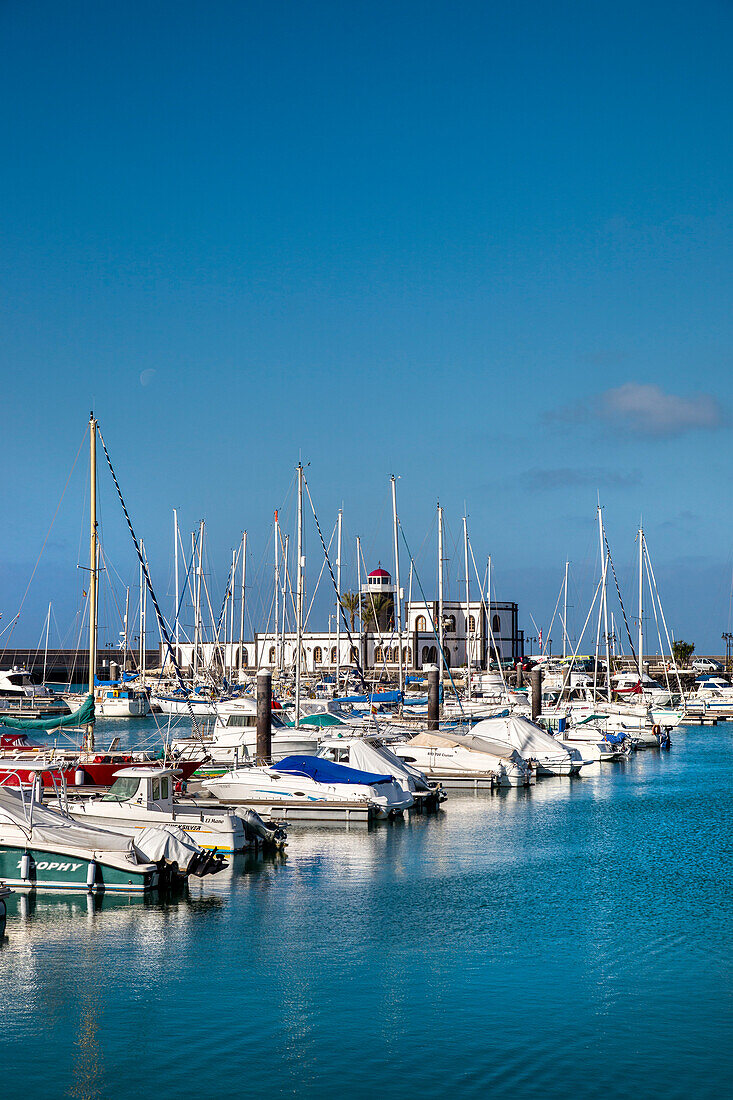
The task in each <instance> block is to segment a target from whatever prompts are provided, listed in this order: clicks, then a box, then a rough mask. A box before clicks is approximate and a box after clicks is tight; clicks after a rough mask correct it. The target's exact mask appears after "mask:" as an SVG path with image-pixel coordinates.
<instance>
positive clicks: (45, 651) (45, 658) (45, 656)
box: [43, 603, 51, 687]
mask: <svg viewBox="0 0 733 1100" xmlns="http://www.w3.org/2000/svg"><path fill="white" fill-rule="evenodd" d="M50 626H51V604H50V603H49V605H48V614H47V615H46V645H45V646H44V649H43V685H44V687H45V685H46V665H47V663H48V631H49V628H50Z"/></svg>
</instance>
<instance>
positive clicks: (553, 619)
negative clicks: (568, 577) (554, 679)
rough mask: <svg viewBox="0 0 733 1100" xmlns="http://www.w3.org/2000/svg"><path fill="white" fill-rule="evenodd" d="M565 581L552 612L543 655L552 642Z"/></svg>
mask: <svg viewBox="0 0 733 1100" xmlns="http://www.w3.org/2000/svg"><path fill="white" fill-rule="evenodd" d="M564 583H565V582H564V581H563V584H561V585H560V591H559V592H558V594H557V603H556V604H555V610H554V611H553V612H552V618H551V619H550V627H549V630H548V631H547V638H546V639H545V644H544V646H543V647H542V654H543V656H544V653H545V650H546V649H547V646H548V645H549V643H550V635H551V634H552V627H553V625H554V623H555V616H556V615H557V609H558V607H559V606H560V597H561V596H562V590H563V585H564ZM530 618H531V616H530ZM532 621H533V622H534V620H532Z"/></svg>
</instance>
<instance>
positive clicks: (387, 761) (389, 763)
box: [349, 737, 430, 791]
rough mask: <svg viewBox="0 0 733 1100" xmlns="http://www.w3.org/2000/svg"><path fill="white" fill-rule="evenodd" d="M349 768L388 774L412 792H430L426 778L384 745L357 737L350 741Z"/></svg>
mask: <svg viewBox="0 0 733 1100" xmlns="http://www.w3.org/2000/svg"><path fill="white" fill-rule="evenodd" d="M349 767H351V768H356V769H357V770H358V771H363V772H377V773H388V774H389V775H391V776H392V777H393V778H394V779H396V780H397V782H398V783H400V784H401V786H403V787H406V788H407V789H408V790H410V791H429V790H430V786H429V784H428V782H427V780H426V779H425V776H424V775H423V774H422V772H421V771H418V769H417V768H411V767H410V765H409V764H406V763H405V761H404V760H400V758H399V756H395V754H394V753H393V752H390V750H389V749H388V748H387V747H386V746H384V745H375V744H374V742H372V741H365V740H363V739H362V738H359V737H355V738H353V739H352V740H350V741H349Z"/></svg>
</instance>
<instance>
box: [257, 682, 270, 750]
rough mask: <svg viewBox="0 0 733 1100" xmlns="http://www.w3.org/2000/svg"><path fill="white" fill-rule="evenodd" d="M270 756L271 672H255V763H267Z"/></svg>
mask: <svg viewBox="0 0 733 1100" xmlns="http://www.w3.org/2000/svg"><path fill="white" fill-rule="evenodd" d="M271 756H272V673H271V672H270V670H269V669H267V668H261V669H260V671H259V672H258V673H257V763H258V764H269V763H270V757H271Z"/></svg>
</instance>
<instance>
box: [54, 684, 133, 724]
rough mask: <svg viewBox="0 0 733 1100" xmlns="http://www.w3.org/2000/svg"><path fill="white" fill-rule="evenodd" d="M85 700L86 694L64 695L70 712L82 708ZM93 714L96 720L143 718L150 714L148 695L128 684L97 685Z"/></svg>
mask: <svg viewBox="0 0 733 1100" xmlns="http://www.w3.org/2000/svg"><path fill="white" fill-rule="evenodd" d="M86 698H87V695H86V692H82V693H81V694H78V693H70V694H66V695H64V699H65V700H66V702H67V703H68V704H69V706H70V707H71V709H72V710H76V709H77V707H80V706H82V704H83V703H84V701H85V699H86ZM94 713H95V714H96V716H97V717H98V718H144V717H145V716H146V715H147V714H150V700H149V698H148V693H147V691H143V690H142V689H141V688H138V687H132V686H131V685H130V684H117V683H109V684H97V685H96V686H95V688H94Z"/></svg>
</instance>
